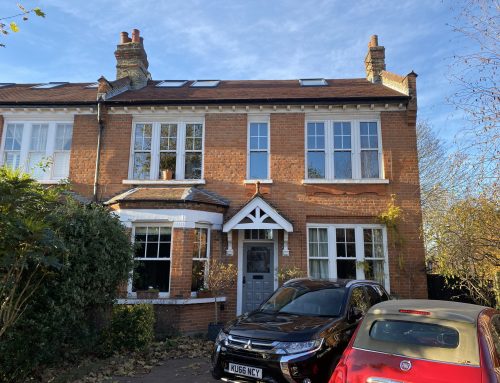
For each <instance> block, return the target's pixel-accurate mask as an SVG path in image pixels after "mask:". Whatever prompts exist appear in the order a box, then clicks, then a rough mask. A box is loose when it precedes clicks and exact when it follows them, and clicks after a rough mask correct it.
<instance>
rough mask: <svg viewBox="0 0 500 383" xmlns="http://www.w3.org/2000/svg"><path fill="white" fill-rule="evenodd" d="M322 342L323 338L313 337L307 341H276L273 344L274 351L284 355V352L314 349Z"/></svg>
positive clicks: (295, 352) (294, 352)
mask: <svg viewBox="0 0 500 383" xmlns="http://www.w3.org/2000/svg"><path fill="white" fill-rule="evenodd" d="M322 344H323V338H320V339H315V340H311V341H307V342H278V343H276V345H275V346H274V349H273V350H274V353H275V354H280V355H285V354H297V353H299V352H306V351H314V350H317V349H319V348H320V347H321V345H322Z"/></svg>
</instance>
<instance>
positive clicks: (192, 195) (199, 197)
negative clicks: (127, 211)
mask: <svg viewBox="0 0 500 383" xmlns="http://www.w3.org/2000/svg"><path fill="white" fill-rule="evenodd" d="M121 201H128V202H130V201H133V202H139V201H162V202H197V203H206V204H210V205H218V206H229V203H228V202H227V201H226V200H224V199H223V198H222V197H220V196H218V195H217V194H215V193H213V192H209V191H207V190H205V189H199V188H196V187H189V188H186V187H149V188H148V187H139V188H134V189H130V190H127V191H126V192H123V193H121V194H119V195H117V196H115V197H113V198H111V199H110V200H108V201H106V202H105V204H106V205H113V204H116V203H119V202H121Z"/></svg>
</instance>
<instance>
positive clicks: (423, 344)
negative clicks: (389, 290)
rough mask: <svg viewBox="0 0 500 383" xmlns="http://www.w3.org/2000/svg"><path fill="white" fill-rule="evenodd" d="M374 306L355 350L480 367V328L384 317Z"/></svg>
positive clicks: (461, 322)
mask: <svg viewBox="0 0 500 383" xmlns="http://www.w3.org/2000/svg"><path fill="white" fill-rule="evenodd" d="M377 306H379V305H376V306H374V308H375V310H373V309H372V310H370V311H369V312H368V313H367V315H366V316H365V318H364V320H363V321H362V322H361V324H360V327H359V329H358V333H357V336H356V339H355V340H354V344H353V347H354V348H356V349H361V350H367V351H374V352H379V353H384V354H389V355H397V356H403V357H409V358H418V359H422V360H429V361H434V362H445V363H454V364H459V365H467V366H479V343H478V340H477V327H476V324H475V323H474V322H472V321H470V320H468V319H466V320H462V319H463V318H462V317H458V318H459V319H460V320H449V319H445V318H433V317H431V315H428V316H424V315H417V314H401V313H398V314H395V313H382V312H380V311H379V309H377Z"/></svg>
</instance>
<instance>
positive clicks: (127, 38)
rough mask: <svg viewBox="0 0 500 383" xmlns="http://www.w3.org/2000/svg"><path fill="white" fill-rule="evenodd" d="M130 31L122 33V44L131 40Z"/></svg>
mask: <svg viewBox="0 0 500 383" xmlns="http://www.w3.org/2000/svg"><path fill="white" fill-rule="evenodd" d="M129 40H130V39H129V37H128V32H122V33H120V44H125V43H128V42H129Z"/></svg>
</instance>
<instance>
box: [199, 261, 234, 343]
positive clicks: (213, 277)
mask: <svg viewBox="0 0 500 383" xmlns="http://www.w3.org/2000/svg"><path fill="white" fill-rule="evenodd" d="M237 275H238V271H237V270H236V267H235V266H234V265H233V264H231V263H223V262H221V261H218V260H216V259H213V260H212V261H211V262H210V267H209V269H208V273H207V281H206V282H207V283H206V286H207V290H209V291H211V293H212V294H213V298H214V308H215V322H213V323H209V325H208V339H210V340H212V341H213V340H215V338H216V337H217V334H218V333H219V331H220V330H221V329H222V327H223V326H224V324H223V323H220V322H219V310H218V306H217V297H218V296H220V295H221V294H222V293H223V292H224V290H226V289H227V288H229V287H232V286H234V284H235V283H236V277H237Z"/></svg>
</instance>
